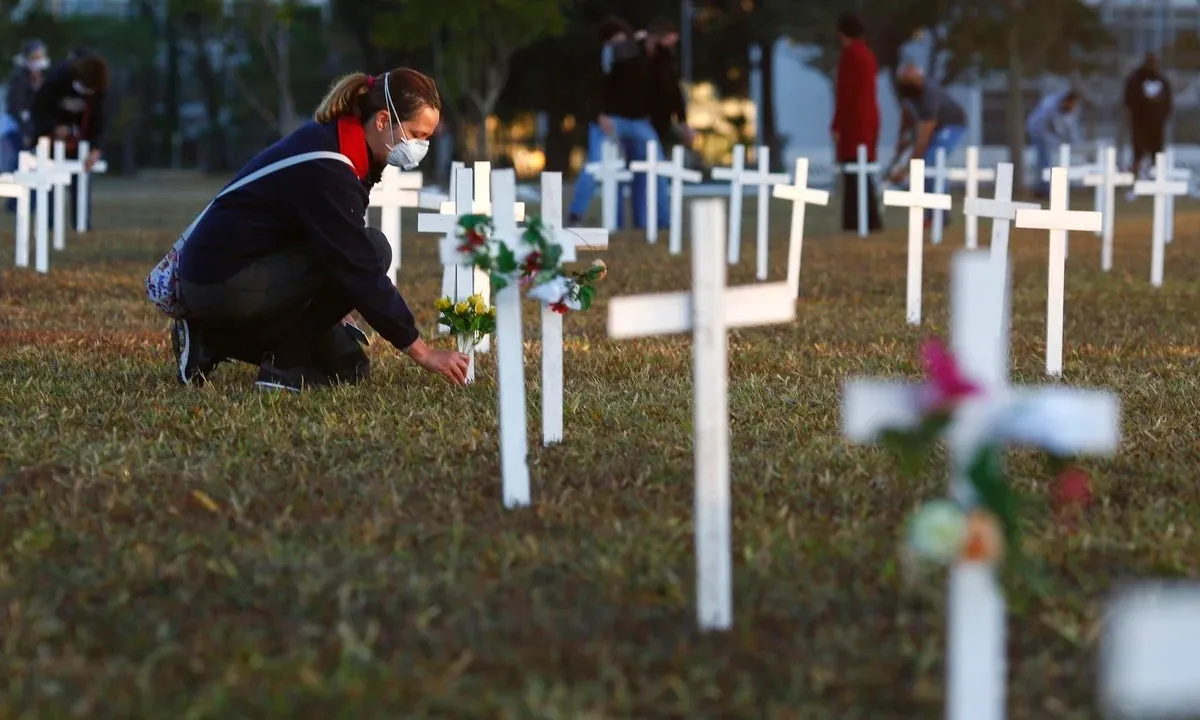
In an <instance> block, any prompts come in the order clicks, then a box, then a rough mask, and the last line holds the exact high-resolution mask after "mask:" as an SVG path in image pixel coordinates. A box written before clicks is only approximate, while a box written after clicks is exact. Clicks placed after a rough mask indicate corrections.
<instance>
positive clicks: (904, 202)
mask: <svg viewBox="0 0 1200 720" xmlns="http://www.w3.org/2000/svg"><path fill="white" fill-rule="evenodd" d="M883 204H884V205H891V206H893V207H910V208H925V209H926V210H949V209H950V196H949V195H942V194H935V193H926V192H912V191H911V190H884V191H883Z"/></svg>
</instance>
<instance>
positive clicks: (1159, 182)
mask: <svg viewBox="0 0 1200 720" xmlns="http://www.w3.org/2000/svg"><path fill="white" fill-rule="evenodd" d="M1170 177H1171V171H1170V165H1169V164H1168V163H1167V154H1166V153H1161V152H1160V153H1158V154H1157V155H1155V157H1154V178H1155V179H1154V180H1138V181H1137V182H1135V183H1134V184H1133V193H1134V194H1135V195H1153V196H1154V230H1153V233H1152V235H1151V240H1150V242H1151V245H1152V249H1151V252H1150V284H1151V285H1153V286H1154V287H1162V284H1163V255H1165V254H1166V244H1167V217H1168V216H1167V199H1168V198H1172V197H1174V196H1176V195H1187V192H1188V184H1187V183H1186V182H1183V181H1182V180H1170V179H1169V178H1170Z"/></svg>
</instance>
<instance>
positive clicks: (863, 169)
mask: <svg viewBox="0 0 1200 720" xmlns="http://www.w3.org/2000/svg"><path fill="white" fill-rule="evenodd" d="M842 172H847V173H853V174H854V175H856V176H858V187H857V188H856V190H857V195H858V236H859V237H866V236H867V234H868V232H869V231H870V228H868V227H867V225H868V223H867V182H868V181H869V180H870V178H871V177H872V176H873V175H874V174H875V173H877V172H879V163H877V162H873V163H868V162H867V146H866V145H863V144H862V143H859V145H858V162H852V163H846V164H845V165H842ZM775 197H779V195H776V196H775ZM820 204H821V205H824V204H825V203H820Z"/></svg>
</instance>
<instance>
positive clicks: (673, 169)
mask: <svg viewBox="0 0 1200 720" xmlns="http://www.w3.org/2000/svg"><path fill="white" fill-rule="evenodd" d="M658 174H659V176H660V177H665V178H670V180H671V228H670V230H669V231H668V233H667V234H668V236H669V239H668V242H667V247H668V250H669V251H670V253H671V254H672V255H678V254H679V253H681V252H683V184H684V183H685V182H690V183H695V182H700V180H701V178H703V175H701V174H700V171H699V170H688V169H687V167H685V166H684V164H683V146H682V145H676V146H675V147H673V148H671V163H670V164H669V165H666V164H664V165H660V166H659V167H658Z"/></svg>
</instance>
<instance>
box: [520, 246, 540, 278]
mask: <svg viewBox="0 0 1200 720" xmlns="http://www.w3.org/2000/svg"><path fill="white" fill-rule="evenodd" d="M541 269H542V254H541V253H540V252H538V251H537V250H534V251H533V252H531V253H529V254H528V255H526V256H525V265H524V270H525V273H526V274H527V275H536V274H537V273H538V272H539V271H540V270H541Z"/></svg>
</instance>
